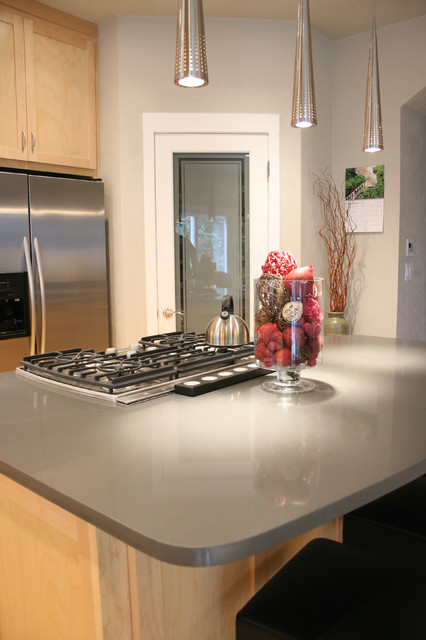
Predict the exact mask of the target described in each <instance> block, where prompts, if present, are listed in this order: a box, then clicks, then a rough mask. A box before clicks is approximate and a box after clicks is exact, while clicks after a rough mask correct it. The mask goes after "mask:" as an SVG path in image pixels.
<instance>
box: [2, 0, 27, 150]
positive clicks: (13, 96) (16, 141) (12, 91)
mask: <svg viewBox="0 0 426 640" xmlns="http://www.w3.org/2000/svg"><path fill="white" fill-rule="evenodd" d="M0 68H1V73H0V156H1V157H2V158H10V159H12V160H25V159H26V157H27V149H26V131H27V117H26V106H25V59H24V29H23V19H22V18H21V17H20V16H18V15H15V14H14V13H12V12H11V11H8V10H7V9H4V8H3V7H0Z"/></svg>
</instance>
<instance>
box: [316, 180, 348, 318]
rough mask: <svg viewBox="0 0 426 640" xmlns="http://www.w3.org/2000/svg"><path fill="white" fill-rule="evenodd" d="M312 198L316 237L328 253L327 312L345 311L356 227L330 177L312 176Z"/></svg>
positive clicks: (343, 195) (343, 196)
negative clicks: (315, 204)
mask: <svg viewBox="0 0 426 640" xmlns="http://www.w3.org/2000/svg"><path fill="white" fill-rule="evenodd" d="M314 178H315V180H314V184H313V189H314V194H315V195H316V196H317V197H318V199H319V202H320V211H321V217H322V221H323V226H322V227H321V229H320V230H319V232H318V233H319V235H320V236H321V238H322V239H323V241H324V244H325V246H326V249H327V259H328V270H329V278H330V310H331V311H344V310H345V307H346V302H347V296H348V279H349V273H350V270H351V267H352V264H353V262H354V259H355V255H356V242H355V235H354V232H355V224H354V223H353V221H352V219H351V217H350V215H349V211H347V210H346V206H345V191H344V188H342V190H341V192H339V190H338V189H337V187H336V184H335V182H334V180H333V178H332V176H331V175H330V174H329V173H326V172H324V171H322V172H321V174H320V175H319V176H314Z"/></svg>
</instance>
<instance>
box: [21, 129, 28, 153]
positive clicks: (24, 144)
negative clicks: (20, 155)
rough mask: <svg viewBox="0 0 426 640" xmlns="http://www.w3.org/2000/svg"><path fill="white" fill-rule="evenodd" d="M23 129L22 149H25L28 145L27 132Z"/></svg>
mask: <svg viewBox="0 0 426 640" xmlns="http://www.w3.org/2000/svg"><path fill="white" fill-rule="evenodd" d="M21 131H22V151H25V147H26V146H27V134H26V133H25V131H24V130H23V129H21Z"/></svg>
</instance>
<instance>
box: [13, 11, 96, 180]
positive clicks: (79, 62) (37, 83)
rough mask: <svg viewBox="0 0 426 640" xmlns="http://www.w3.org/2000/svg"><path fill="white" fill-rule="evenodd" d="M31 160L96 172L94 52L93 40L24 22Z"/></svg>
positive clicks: (39, 24)
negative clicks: (94, 170)
mask: <svg viewBox="0 0 426 640" xmlns="http://www.w3.org/2000/svg"><path fill="white" fill-rule="evenodd" d="M24 33H25V59H26V60H25V63H26V81H27V111H28V137H29V140H28V145H29V149H28V159H29V160H31V161H34V162H43V163H49V164H56V165H63V166H70V167H80V168H87V169H95V168H96V165H97V88H96V46H95V42H94V41H93V40H92V39H91V38H86V37H85V36H83V35H80V34H77V33H75V32H73V31H71V30H69V29H64V28H62V27H58V26H55V25H52V24H49V23H45V22H42V21H39V20H35V19H34V20H32V19H29V18H26V19H25V20H24Z"/></svg>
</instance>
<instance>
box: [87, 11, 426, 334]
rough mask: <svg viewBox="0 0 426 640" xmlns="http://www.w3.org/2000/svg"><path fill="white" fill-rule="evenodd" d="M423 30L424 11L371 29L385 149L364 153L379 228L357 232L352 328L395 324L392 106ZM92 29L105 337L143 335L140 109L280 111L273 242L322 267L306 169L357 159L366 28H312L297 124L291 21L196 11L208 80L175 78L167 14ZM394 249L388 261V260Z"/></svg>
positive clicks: (416, 77) (421, 50)
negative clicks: (377, 177) (379, 174)
mask: <svg viewBox="0 0 426 640" xmlns="http://www.w3.org/2000/svg"><path fill="white" fill-rule="evenodd" d="M425 32H426V22H425V20H422V19H419V20H416V21H410V22H407V23H402V24H401V25H396V26H394V27H389V28H387V29H384V30H380V29H379V48H380V50H379V56H380V72H381V80H382V87H383V88H382V103H383V112H384V133H385V145H386V151H385V152H384V153H381V154H376V155H375V159H374V163H375V164H377V163H384V164H385V165H386V177H387V187H386V188H387V192H386V211H385V216H386V218H385V232H384V234H383V235H380V237H371V236H369V237H366V238H363V239H362V242H361V246H360V250H359V258H360V259H359V264H358V266H357V272H356V277H357V278H358V280H359V279H360V278H362V279H363V281H364V282H365V287H366V288H365V292H364V291H363V293H362V296H361V297H360V301H359V305H358V308H357V315H356V318H355V331H356V332H357V333H370V334H374V335H378V334H380V335H394V334H395V327H396V304H397V293H396V285H395V292H392V291H391V292H389V287H388V288H387V290H388V295H387V296H385V294H384V291H385V287H383V286H382V285H383V277H384V274H388V273H389V267H391V269H390V273H391V274H393V275H394V276H395V282H396V280H397V275H396V272H397V264H396V262H397V250H398V228H399V204H398V203H399V174H398V172H399V138H398V136H399V108H400V106H401V104H403V103H404V102H405V101H406V100H407V99H408V98H409V97H411V95H413V94H414V93H416V92H417V91H418V90H419V89H420V88H421V86H419V85H420V84H421V79H422V80H424V78H425V75H426V74H425V73H424V61H425V59H426V55H425V46H426V44H425V43H426V38H425V35H426V33H425ZM382 34H383V35H382ZM99 35H100V42H99V83H100V125H101V165H102V167H101V169H102V177H103V179H104V180H105V189H106V198H107V201H106V205H107V213H108V218H109V234H110V247H111V283H112V300H111V301H112V314H113V317H112V327H113V342H114V343H115V344H117V345H118V346H124V345H125V344H128V343H130V342H134V341H135V340H137V339H138V338H139V337H140V336H141V335H143V333H144V331H145V308H146V305H148V304H149V300H145V294H144V278H145V273H144V260H143V258H144V257H143V240H144V238H143V216H144V215H153V212H152V211H144V209H143V184H142V173H143V157H142V113H144V112H171V111H173V112H207V113H209V112H219V113H221V112H222V113H276V114H279V115H280V123H281V125H280V126H281V134H280V189H281V206H280V215H281V238H280V247H277V248H282V249H287V250H289V251H291V252H292V253H294V254H295V256H296V257H297V259H298V260H300V261H302V262H307V261H308V260H312V262H313V264H314V266H315V268H316V274H317V275H326V262H325V256H324V251H323V247H322V245H321V241H320V239H319V238H318V237H317V226H318V222H317V219H316V216H317V211H316V207H317V203H316V202H315V201H314V199H313V197H312V177H311V176H312V173H315V172H317V171H318V170H320V169H325V168H327V167H330V168H332V170H333V172H334V175H335V176H336V181H337V179H339V180H340V177H342V179H343V174H342V171H343V170H344V168H345V167H346V166H354V165H356V164H360V163H362V164H366V161H365V156H366V154H363V153H362V152H361V151H360V149H361V137H362V126H363V115H364V100H365V84H366V70H367V57H368V40H369V35H368V34H362V35H361V36H358V37H353V38H348V39H345V40H342V41H339V42H335V43H331V42H330V41H329V40H328V39H327V38H325V37H323V36H322V35H320V34H318V33H316V32H313V33H312V38H313V51H314V71H315V85H316V92H317V108H318V118H319V125H318V127H317V128H316V129H313V130H305V131H299V130H295V129H292V128H291V127H290V125H289V122H290V111H291V98H292V88H293V87H292V85H293V67H294V49H295V38H296V24H295V22H294V21H286V20H278V21H272V20H227V19H209V20H206V35H207V51H208V62H209V76H210V84H209V86H208V87H206V88H203V89H200V90H185V89H181V88H178V87H176V86H175V85H174V84H173V70H174V69H173V67H174V55H175V39H176V20H175V19H171V18H146V17H145V18H142V17H117V18H114V19H112V20H110V21H107V22H105V23H103V24H101V25H100V29H99ZM413 59H414V62H412V61H413ZM422 65H423V66H422ZM412 67H413V71H411V68H412ZM422 69H423V74H422V73H421V72H422ZM400 76H401V81H399V77H400ZM351 79H352V82H351ZM395 85H396V87H397V88H396V89H395ZM395 92H396V93H397V96H396V98H395ZM346 116H348V117H346ZM395 127H396V128H395ZM376 158H377V160H376ZM397 174H398V175H397ZM392 252H393V254H394V258H393V261H394V263H395V264H394V265H392V264H391V265H389V262H392V259H391V260H390V261H389V255H390V254H391V253H392ZM259 267H260V265H259ZM171 268H172V260H171ZM378 288H379V290H380V292H381V295H383V297H384V299H383V300H380V307H379V309H380V310H381V313H379V314H378V313H377V310H376V311H373V312H372V311H371V308H370V306H371V300H372V299H374V300H375V299H376V293H377V291H376V290H377V289H378ZM383 306H384V309H383V308H382V307H383ZM382 316H384V319H383V320H382Z"/></svg>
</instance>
